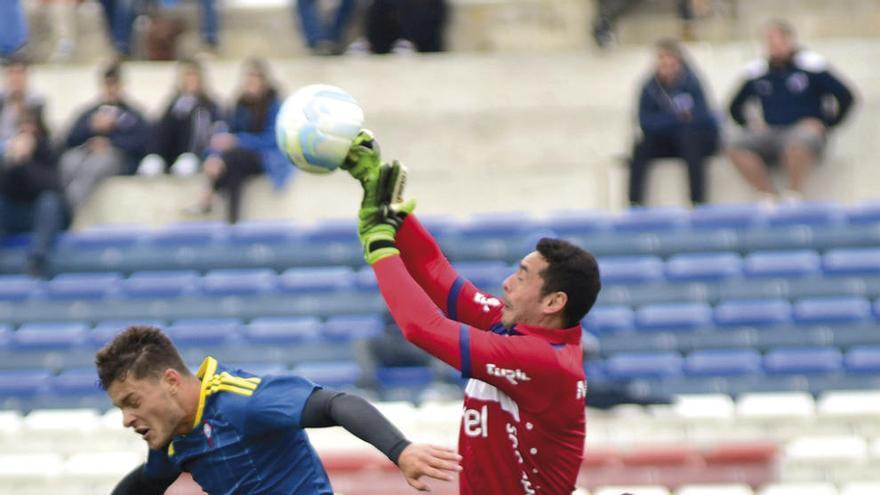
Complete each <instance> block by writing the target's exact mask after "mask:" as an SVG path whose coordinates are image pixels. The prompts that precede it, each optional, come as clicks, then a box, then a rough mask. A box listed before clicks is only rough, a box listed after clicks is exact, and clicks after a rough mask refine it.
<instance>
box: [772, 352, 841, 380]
mask: <svg viewBox="0 0 880 495" xmlns="http://www.w3.org/2000/svg"><path fill="white" fill-rule="evenodd" d="M842 362H843V357H842V356H841V354H840V351H839V350H837V349H836V348H832V347H824V348H823V347H789V348H779V349H773V350H771V351H770V352H768V353H767V354H766V355H765V356H764V371H766V372H767V373H769V374H813V373H835V372H839V371H840V370H841V369H842Z"/></svg>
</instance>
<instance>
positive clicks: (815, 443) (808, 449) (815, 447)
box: [783, 435, 868, 468]
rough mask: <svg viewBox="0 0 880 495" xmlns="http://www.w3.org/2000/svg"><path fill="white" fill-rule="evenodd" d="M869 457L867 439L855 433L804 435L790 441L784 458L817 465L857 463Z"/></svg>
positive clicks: (785, 460)
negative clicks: (854, 434)
mask: <svg viewBox="0 0 880 495" xmlns="http://www.w3.org/2000/svg"><path fill="white" fill-rule="evenodd" d="M867 458H868V444H867V443H866V442H865V439H864V438H862V437H858V436H853V435H846V436H844V435H837V436H829V435H824V436H803V437H799V438H797V439H795V440H792V441H791V442H789V443H788V444H787V445H786V446H785V449H784V452H783V459H784V462H785V463H787V464H795V463H808V464H812V465H815V467H817V468H819V467H825V466H827V465H829V464H832V463H834V464H856V463H861V462H864V461H866V460H867Z"/></svg>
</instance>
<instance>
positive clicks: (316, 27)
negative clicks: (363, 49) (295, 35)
mask: <svg viewBox="0 0 880 495" xmlns="http://www.w3.org/2000/svg"><path fill="white" fill-rule="evenodd" d="M294 3H295V4H296V6H295V7H296V11H297V13H298V14H299V20H300V23H301V24H302V30H303V35H304V36H305V38H306V45H308V47H309V49H311V50H312V52H313V53H314V54H316V55H339V54H341V53H342V52H343V50H342V46H343V42H344V40H343V36H344V35H345V29H346V27H348V24H349V21H350V20H351V16H352V14H354V9H355V6H356V4H355V0H339V2H338V5H337V7H336V8H335V11H334V13H333V15H332V16H331V17H330V18H329V19H325V16H324V15H323V13H322V12H321V10H322V9H321V8H320V7H322V5H320V4H322V3H325V2H323V1H322V0H294Z"/></svg>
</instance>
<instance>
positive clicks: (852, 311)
mask: <svg viewBox="0 0 880 495" xmlns="http://www.w3.org/2000/svg"><path fill="white" fill-rule="evenodd" d="M793 316H794V320H795V322H797V323H798V324H802V325H826V324H841V323H858V322H864V321H869V320H870V319H871V304H870V303H869V302H868V301H867V300H866V299H863V298H860V297H821V298H819V297H817V298H805V299H801V300H799V301H797V302H796V303H795V304H794V311H793Z"/></svg>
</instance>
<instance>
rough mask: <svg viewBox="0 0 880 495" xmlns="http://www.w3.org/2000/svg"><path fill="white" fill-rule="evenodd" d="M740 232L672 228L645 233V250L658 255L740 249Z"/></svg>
mask: <svg viewBox="0 0 880 495" xmlns="http://www.w3.org/2000/svg"><path fill="white" fill-rule="evenodd" d="M739 235H740V233H739V232H737V231H735V230H693V229H687V230H671V231H668V232H653V233H650V234H645V235H644V236H643V237H642V238H641V239H642V242H643V243H644V245H645V247H644V248H643V250H644V251H647V252H649V253H651V254H656V255H658V256H665V257H668V256H673V255H676V254H684V253H714V252H729V251H733V250H736V249H738V247H739Z"/></svg>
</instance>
